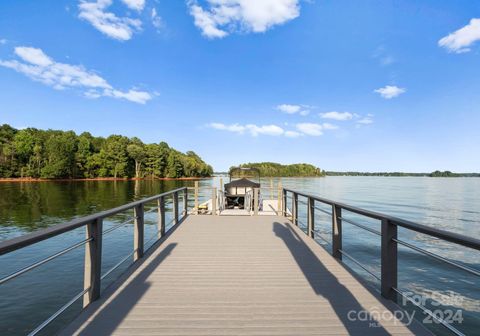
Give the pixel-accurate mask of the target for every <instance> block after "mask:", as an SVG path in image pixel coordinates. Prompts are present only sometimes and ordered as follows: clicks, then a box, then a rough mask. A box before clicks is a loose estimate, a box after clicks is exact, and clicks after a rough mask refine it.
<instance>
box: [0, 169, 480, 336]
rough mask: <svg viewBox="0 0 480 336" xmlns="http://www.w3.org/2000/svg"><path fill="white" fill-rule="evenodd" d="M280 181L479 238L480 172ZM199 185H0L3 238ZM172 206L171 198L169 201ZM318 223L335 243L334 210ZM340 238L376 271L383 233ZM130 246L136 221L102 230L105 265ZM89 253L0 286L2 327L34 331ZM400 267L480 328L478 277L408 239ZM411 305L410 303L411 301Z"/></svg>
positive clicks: (441, 249) (411, 285)
mask: <svg viewBox="0 0 480 336" xmlns="http://www.w3.org/2000/svg"><path fill="white" fill-rule="evenodd" d="M281 182H282V185H283V186H285V187H288V188H291V189H297V190H300V191H304V192H308V193H312V194H316V195H319V196H322V197H325V198H329V199H333V200H337V201H341V202H344V203H348V204H351V205H356V206H359V207H362V208H365V209H370V210H374V211H378V212H383V213H386V214H390V215H393V216H397V217H400V218H404V219H408V220H412V221H415V222H418V223H422V224H425V225H428V226H432V227H436V228H440V229H443V230H448V231H452V232H457V233H461V234H464V235H468V236H470V237H475V238H477V239H480V178H428V177H326V178H282V179H281ZM193 183H194V182H193V181H82V182H36V183H17V182H16V183H0V240H5V239H9V238H13V237H16V236H19V235H22V234H26V233H28V232H32V231H35V230H39V229H41V228H45V227H49V226H52V225H56V224H59V223H63V222H65V221H68V220H71V219H73V218H75V217H81V216H84V215H87V214H91V213H95V212H98V211H101V210H105V209H109V208H113V207H116V206H119V205H122V204H125V203H128V202H130V201H133V200H136V199H140V198H143V197H146V196H150V195H154V194H158V193H161V192H164V191H168V190H171V189H174V188H177V187H180V186H193ZM271 183H273V184H274V185H275V186H276V185H277V183H278V179H273V181H271V180H270V179H264V180H262V186H263V185H265V186H270V184H271ZM218 184H219V180H218V178H213V179H205V180H201V181H200V185H201V186H211V185H215V186H218ZM264 195H266V198H268V195H269V191H265V192H264ZM299 200H300V204H299V220H300V226H302V227H304V226H305V224H306V213H305V209H306V205H304V204H303V203H302V202H303V201H304V200H303V199H302V198H300V199H299ZM190 204H192V202H191V203H190ZM169 206H170V205H169V204H167V209H168V208H169ZM319 206H320V207H322V206H321V205H319ZM323 208H324V209H325V210H326V211H329V210H330V209H329V208H328V207H327V206H325V207H323ZM128 216H131V214H128V213H126V214H124V215H119V216H116V217H113V218H110V219H109V220H108V221H106V222H105V229H107V228H108V227H109V226H112V225H115V223H120V222H122V221H124V220H125V219H126V218H128ZM343 216H344V217H345V218H348V219H350V220H353V221H355V222H358V223H361V224H364V225H367V226H369V227H371V228H374V229H377V230H379V229H380V225H379V222H378V221H375V220H368V219H365V218H362V217H360V216H356V215H354V214H349V213H346V212H345V213H344V214H343ZM170 219H171V216H170V217H168V216H167V221H169V220H170ZM156 221H157V218H156V214H155V213H154V212H153V213H151V214H148V215H146V220H145V222H146V232H145V240H146V241H147V242H149V244H151V243H152V242H153V240H151V239H150V238H151V237H155V234H156V233H155V230H156ZM316 229H317V230H318V232H319V234H320V235H321V237H323V238H324V240H322V239H319V240H318V242H319V243H321V244H322V245H323V246H325V248H327V249H329V248H330V246H329V244H328V243H327V242H330V241H331V238H330V235H331V219H330V218H329V216H327V215H325V214H323V213H322V212H319V211H317V212H316ZM84 237H85V229H84V228H79V229H77V230H74V231H72V232H69V233H67V234H64V235H61V236H59V237H56V238H53V239H49V240H48V241H44V242H41V243H38V244H35V245H34V246H31V247H28V248H25V249H22V250H21V251H17V252H13V253H10V254H7V255H4V256H0V277H3V276H5V275H8V274H10V273H11V272H13V271H15V270H18V269H19V268H21V267H24V266H26V265H28V264H30V263H32V262H34V261H37V260H40V259H42V258H43V257H46V256H49V255H51V254H52V253H54V252H57V251H59V250H61V249H63V248H66V247H68V246H70V245H71V244H73V243H75V242H78V241H80V240H83V239H84ZM399 238H400V239H402V240H405V241H407V242H409V243H412V244H414V245H416V246H419V247H421V248H424V249H427V250H429V251H431V252H434V253H437V254H440V255H442V256H444V257H446V258H449V259H452V260H455V261H457V262H460V263H463V264H465V265H467V266H469V267H472V268H475V269H480V253H479V252H477V251H472V250H470V249H467V248H462V247H459V246H456V245H454V244H450V243H446V242H443V241H440V240H438V239H434V238H431V237H428V236H426V235H422V234H417V233H414V232H411V231H408V230H404V229H400V230H399ZM343 239H344V250H345V251H346V252H347V253H348V254H350V255H352V256H354V257H355V258H356V259H357V260H358V261H360V262H361V263H362V264H364V265H365V267H367V268H368V269H369V270H370V271H372V272H373V273H375V274H377V275H378V276H379V275H380V239H379V237H378V236H376V235H374V234H372V233H370V232H368V231H365V230H362V229H361V228H358V227H356V226H353V225H350V224H348V223H346V222H344V224H343ZM325 241H327V242H325ZM132 247H133V229H132V225H130V224H128V225H125V226H124V227H122V228H120V229H118V230H116V231H113V232H112V234H110V235H108V236H105V238H104V247H103V260H102V269H103V270H108V269H110V268H111V267H112V266H113V265H115V264H116V263H117V262H118V261H119V260H121V259H122V258H123V257H124V256H125V255H127V254H128V253H130V252H131V250H132ZM147 247H148V244H147ZM83 258H84V249H83V248H79V249H76V250H73V251H72V252H70V253H67V254H65V255H63V256H61V257H59V258H57V259H55V260H54V261H52V262H50V263H47V264H45V265H43V266H41V267H39V268H37V269H35V270H33V271H31V272H29V273H27V274H24V275H22V276H20V277H18V278H16V279H14V280H12V281H10V282H8V283H6V284H4V285H1V286H0V334H1V335H23V334H26V333H28V332H29V331H31V330H32V329H34V328H35V326H37V325H38V324H40V323H41V322H42V321H43V320H44V319H46V318H48V317H49V316H50V315H51V314H52V313H53V312H55V311H56V310H57V309H58V308H60V307H61V306H62V305H63V304H65V303H66V302H68V301H69V300H70V299H71V298H72V297H73V296H74V295H76V294H77V293H78V292H80V291H81V290H82V285H83ZM344 261H345V263H346V264H347V265H348V266H349V267H351V268H352V270H354V271H355V272H358V273H359V274H360V275H361V276H362V277H363V278H364V279H365V280H366V281H367V282H369V283H370V284H371V285H372V286H373V287H375V288H379V284H378V283H377V281H376V280H375V278H373V277H372V276H371V275H369V274H368V273H367V272H365V271H363V270H362V269H361V268H359V267H358V266H356V265H355V264H353V263H351V262H349V261H348V260H345V258H344ZM128 265H129V264H128V262H125V263H124V264H123V265H122V267H120V268H118V269H117V270H116V271H115V272H112V273H111V274H110V275H109V276H107V277H106V278H105V279H104V281H103V282H102V287H103V288H104V287H106V286H108V285H109V284H110V283H112V282H113V281H114V280H115V279H116V278H117V277H118V276H119V274H121V272H122V271H124V270H125V269H126V268H127V267H128ZM398 265H399V266H398V268H399V288H400V289H402V290H404V291H409V292H412V293H414V294H418V295H423V296H424V297H426V298H427V301H426V302H425V304H426V305H427V306H428V307H429V308H431V309H432V310H440V311H441V312H445V311H446V310H453V311H456V310H457V309H460V308H461V317H462V318H463V321H462V322H461V323H459V322H458V321H456V323H455V324H454V326H455V327H456V328H457V329H459V330H461V331H462V332H464V333H465V334H472V335H473V334H478V330H479V328H480V290H479V284H480V282H479V278H478V277H475V276H474V275H471V274H469V273H466V272H464V271H462V270H457V269H456V268H453V267H452V266H449V265H447V264H444V263H441V262H439V261H436V260H434V259H432V258H430V257H428V256H424V255H422V254H420V253H418V252H415V251H413V250H409V249H407V248H404V247H400V248H399V264H398ZM12 293H14V295H12ZM439 295H443V296H439ZM432 298H433V299H432ZM439 298H443V301H442V303H443V305H441V306H435V300H437V301H438V300H439ZM434 299H435V300H434ZM445 300H447V301H448V302H447V301H445ZM80 301H81V300H79V302H78V303H77V304H75V305H74V306H72V307H71V308H70V309H69V310H67V311H66V312H65V313H64V314H63V315H62V316H61V317H59V318H58V319H57V320H55V321H54V322H53V323H52V324H51V325H50V326H49V327H47V328H46V329H45V330H44V332H43V334H44V335H50V334H52V333H55V332H56V331H58V330H59V329H61V328H62V327H63V326H64V325H65V324H66V323H68V321H70V320H71V319H72V318H74V317H75V316H76V314H78V312H79V311H80V309H81V302H80ZM405 307H406V309H407V310H410V311H412V307H411V305H406V306H405ZM415 314H416V315H415V316H416V317H417V318H419V319H423V317H424V316H422V315H421V313H420V312H418V311H416V312H415ZM444 317H445V318H446V317H448V316H444ZM458 317H459V316H457V318H458ZM427 326H428V327H429V328H431V329H432V330H433V331H434V332H436V333H439V334H445V335H447V334H448V333H446V332H445V329H444V328H443V327H441V326H436V325H435V324H430V325H427Z"/></svg>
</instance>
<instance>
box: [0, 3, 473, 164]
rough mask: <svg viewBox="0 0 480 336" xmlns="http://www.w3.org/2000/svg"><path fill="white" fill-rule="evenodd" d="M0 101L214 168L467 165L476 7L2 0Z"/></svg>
mask: <svg viewBox="0 0 480 336" xmlns="http://www.w3.org/2000/svg"><path fill="white" fill-rule="evenodd" d="M0 101H1V108H0V123H9V124H11V125H12V126H14V127H18V128H22V127H37V128H52V129H64V130H69V129H73V130H74V131H76V132H78V133H80V132H83V131H88V132H91V133H92V134H94V135H97V136H107V135H109V134H123V135H127V136H138V137H140V138H141V139H142V140H143V141H145V142H159V141H166V142H168V143H169V144H170V145H172V146H173V147H175V148H177V149H180V150H183V151H186V150H194V151H196V152H197V153H198V154H199V155H201V156H202V157H203V158H204V159H205V160H206V161H207V162H209V163H211V164H212V165H213V166H214V168H215V169H216V170H225V169H227V168H228V167H229V166H231V165H235V164H239V163H242V162H254V161H276V162H282V163H294V162H308V163H312V164H315V165H317V166H319V167H321V168H323V169H327V170H340V171H345V170H358V171H411V172H429V171H433V170H436V169H441V170H445V169H449V170H453V171H458V172H473V171H477V172H478V171H480V155H478V152H479V150H478V147H479V145H480V131H479V126H480V2H478V1H471V0H463V1H462V0H457V1H441V0H435V1H433V0H432V1H429V0H425V1H416V0H395V1H394V0H391V1H387V0H385V1H380V0H376V1H373V0H365V1H356V0H350V1H348V0H315V1H313V0H311V1H301V0H263V1H261V0H255V1H253V0H222V1H218V0H198V1H195V0H187V1H183V0H157V1H155V0H97V1H94V0H85V1H78V0H75V1H60V0H56V1H2V2H1V3H0Z"/></svg>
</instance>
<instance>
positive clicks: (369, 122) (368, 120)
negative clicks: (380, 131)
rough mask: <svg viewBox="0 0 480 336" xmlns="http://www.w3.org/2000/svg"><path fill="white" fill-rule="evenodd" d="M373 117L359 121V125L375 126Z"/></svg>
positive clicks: (369, 116)
mask: <svg viewBox="0 0 480 336" xmlns="http://www.w3.org/2000/svg"><path fill="white" fill-rule="evenodd" d="M372 117H373V116H372V115H368V116H366V117H364V118H362V119H360V120H358V121H357V124H361V125H370V124H373V118H372Z"/></svg>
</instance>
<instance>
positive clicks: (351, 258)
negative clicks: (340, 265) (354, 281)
mask: <svg viewBox="0 0 480 336" xmlns="http://www.w3.org/2000/svg"><path fill="white" fill-rule="evenodd" d="M339 251H340V253H341V254H342V255H344V256H345V257H347V258H348V259H350V260H351V261H353V262H354V263H355V264H357V265H358V266H359V267H361V268H362V269H363V270H364V271H366V272H367V273H368V274H370V275H371V276H372V277H374V278H375V279H377V280H378V281H382V280H381V279H380V278H379V277H378V276H377V275H376V274H375V273H373V272H372V271H370V270H369V269H368V268H367V267H366V266H364V265H363V264H362V263H361V262H360V261H358V260H357V259H355V258H354V257H352V256H351V255H350V254H348V253H347V252H345V251H344V250H342V249H340V250H339Z"/></svg>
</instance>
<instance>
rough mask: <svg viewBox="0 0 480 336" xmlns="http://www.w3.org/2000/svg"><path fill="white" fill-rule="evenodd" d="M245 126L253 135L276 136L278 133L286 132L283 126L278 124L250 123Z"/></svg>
mask: <svg viewBox="0 0 480 336" xmlns="http://www.w3.org/2000/svg"><path fill="white" fill-rule="evenodd" d="M245 127H246V128H247V130H248V131H249V132H250V133H251V134H252V135H253V136H257V135H259V134H264V135H274V136H276V135H282V134H283V133H284V132H285V131H284V130H283V128H281V127H280V126H277V125H264V126H257V125H253V124H249V125H247V126H245Z"/></svg>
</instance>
